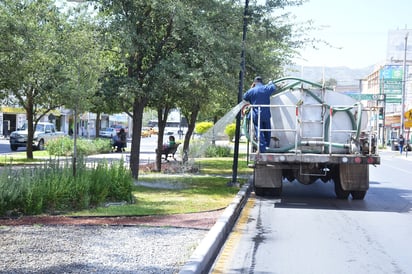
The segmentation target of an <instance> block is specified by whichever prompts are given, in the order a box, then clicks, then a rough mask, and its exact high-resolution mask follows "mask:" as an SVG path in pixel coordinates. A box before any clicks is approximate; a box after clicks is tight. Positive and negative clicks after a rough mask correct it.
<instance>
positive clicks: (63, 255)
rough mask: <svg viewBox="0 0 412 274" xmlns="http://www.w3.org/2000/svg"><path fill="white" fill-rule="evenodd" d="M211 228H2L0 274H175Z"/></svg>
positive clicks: (0, 237) (0, 229)
mask: <svg viewBox="0 0 412 274" xmlns="http://www.w3.org/2000/svg"><path fill="white" fill-rule="evenodd" d="M207 232H208V230H207V229H193V228H173V227H170V228H167V227H166V228H165V227H142V226H82V225H81V226H67V225H56V226H42V225H33V226H0V241H1V247H0V273H177V272H179V269H180V268H181V267H182V266H183V265H184V263H185V262H186V261H187V260H188V259H189V258H190V256H191V254H192V253H193V251H194V250H195V249H196V247H197V246H198V244H199V243H200V241H201V240H202V239H203V237H204V236H205V235H206V234H207Z"/></svg>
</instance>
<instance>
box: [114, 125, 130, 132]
mask: <svg viewBox="0 0 412 274" xmlns="http://www.w3.org/2000/svg"><path fill="white" fill-rule="evenodd" d="M112 128H114V129H115V130H116V132H119V131H120V129H122V128H123V129H124V132H126V133H127V132H128V131H129V129H128V128H127V127H124V126H122V125H112Z"/></svg>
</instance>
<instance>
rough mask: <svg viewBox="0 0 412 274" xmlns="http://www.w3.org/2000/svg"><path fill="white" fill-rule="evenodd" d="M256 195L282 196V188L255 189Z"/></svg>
mask: <svg viewBox="0 0 412 274" xmlns="http://www.w3.org/2000/svg"><path fill="white" fill-rule="evenodd" d="M255 194H256V195H257V196H280V195H282V187H274V188H263V187H255Z"/></svg>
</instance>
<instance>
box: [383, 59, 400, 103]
mask: <svg viewBox="0 0 412 274" xmlns="http://www.w3.org/2000/svg"><path fill="white" fill-rule="evenodd" d="M379 78H380V81H381V83H382V86H381V93H383V94H385V95H386V103H395V104H400V103H401V101H402V78H403V66H397V65H387V66H384V67H383V68H382V69H381V70H380V74H379Z"/></svg>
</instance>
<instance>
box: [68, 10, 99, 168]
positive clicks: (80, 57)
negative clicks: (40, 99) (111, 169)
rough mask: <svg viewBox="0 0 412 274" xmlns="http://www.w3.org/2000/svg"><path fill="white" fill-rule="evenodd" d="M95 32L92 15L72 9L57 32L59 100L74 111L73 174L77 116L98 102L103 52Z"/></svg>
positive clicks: (75, 157) (75, 158) (75, 154)
mask: <svg viewBox="0 0 412 274" xmlns="http://www.w3.org/2000/svg"><path fill="white" fill-rule="evenodd" d="M98 34H99V32H97V31H96V25H95V24H93V19H92V18H91V17H90V16H88V15H87V13H86V12H79V11H76V10H72V11H71V12H70V13H69V17H68V19H67V24H66V26H65V28H64V29H63V30H61V32H60V37H61V49H62V51H61V54H62V56H63V58H62V68H61V73H62V74H63V75H64V77H65V81H64V86H62V87H61V90H62V91H63V96H62V98H63V102H64V105H65V107H66V108H69V109H72V110H73V111H74V126H75V130H74V151H73V174H74V175H75V174H76V162H77V146H76V142H77V128H76V126H77V118H78V115H79V114H81V113H83V112H85V111H88V110H90V109H92V108H93V103H94V104H96V103H98V102H100V101H101V100H99V99H100V98H98V97H96V96H95V95H96V94H98V90H99V83H98V80H99V78H100V76H101V74H102V71H103V66H104V64H105V63H104V62H103V60H104V59H103V56H102V50H101V46H100V37H99V36H98Z"/></svg>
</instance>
